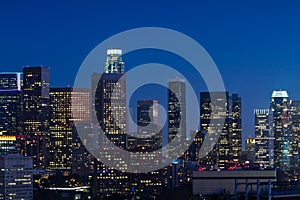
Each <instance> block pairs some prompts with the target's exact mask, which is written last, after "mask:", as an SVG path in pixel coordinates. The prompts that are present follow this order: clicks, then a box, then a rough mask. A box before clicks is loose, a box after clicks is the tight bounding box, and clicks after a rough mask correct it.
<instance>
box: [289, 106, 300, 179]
mask: <svg viewBox="0 0 300 200" xmlns="http://www.w3.org/2000/svg"><path fill="white" fill-rule="evenodd" d="M291 117H292V131H293V147H292V148H293V159H292V165H293V168H294V169H295V170H294V171H293V174H294V177H295V178H296V179H299V174H300V169H299V167H300V163H299V161H298V160H299V156H300V145H299V143H300V101H295V100H293V101H292V104H291Z"/></svg>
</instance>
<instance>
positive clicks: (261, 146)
mask: <svg viewBox="0 0 300 200" xmlns="http://www.w3.org/2000/svg"><path fill="white" fill-rule="evenodd" d="M254 115H255V117H254V123H255V163H256V164H257V165H258V166H259V167H260V168H274V133H273V113H272V111H271V110H270V109H255V110H254Z"/></svg>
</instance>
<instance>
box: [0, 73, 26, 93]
mask: <svg viewBox="0 0 300 200" xmlns="http://www.w3.org/2000/svg"><path fill="white" fill-rule="evenodd" d="M22 84H23V75H22V73H20V72H1V73H0V90H19V91H20V90H21V87H22Z"/></svg>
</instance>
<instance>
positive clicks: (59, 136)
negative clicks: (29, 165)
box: [49, 88, 90, 171]
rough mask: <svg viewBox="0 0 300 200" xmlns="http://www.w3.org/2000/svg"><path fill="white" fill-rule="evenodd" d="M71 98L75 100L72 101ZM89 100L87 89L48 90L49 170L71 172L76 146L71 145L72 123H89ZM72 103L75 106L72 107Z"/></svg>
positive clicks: (73, 129)
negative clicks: (49, 120)
mask: <svg viewBox="0 0 300 200" xmlns="http://www.w3.org/2000/svg"><path fill="white" fill-rule="evenodd" d="M72 98H74V100H75V99H76V100H75V101H72ZM89 99H90V90H89V89H73V88H50V111H51V112H50V117H51V122H50V144H51V145H50V148H49V169H51V170H68V171H71V169H72V155H73V148H74V147H75V146H76V145H73V143H72V141H73V134H74V133H73V132H74V131H75V127H74V125H75V124H74V123H82V122H84V123H88V122H89V121H90V107H89V105H90V104H89V103H88V102H89ZM84 102H87V103H84ZM72 103H75V105H73V106H72ZM74 117H75V118H74ZM75 141H76V140H75ZM75 141H74V142H75ZM82 145H83V144H82ZM76 147H77V146H76ZM82 148H83V147H82ZM74 153H77V151H76V150H75V151H74ZM75 157H77V155H76V156H75ZM79 161H80V160H77V162H79ZM81 161H83V160H81ZM79 163H82V162H79ZM79 163H78V164H79Z"/></svg>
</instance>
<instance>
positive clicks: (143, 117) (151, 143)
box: [128, 100, 163, 195]
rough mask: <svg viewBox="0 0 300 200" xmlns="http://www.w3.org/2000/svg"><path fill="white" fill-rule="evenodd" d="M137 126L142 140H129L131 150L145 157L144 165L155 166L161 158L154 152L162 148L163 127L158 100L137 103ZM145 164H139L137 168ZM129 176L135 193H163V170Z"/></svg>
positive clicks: (130, 138)
mask: <svg viewBox="0 0 300 200" xmlns="http://www.w3.org/2000/svg"><path fill="white" fill-rule="evenodd" d="M137 125H138V127H137V133H138V135H139V136H140V138H133V137H129V138H128V140H129V141H130V143H129V144H130V146H129V147H130V148H129V150H131V151H133V152H139V153H143V155H145V157H144V159H143V163H147V162H148V164H150V163H149V162H151V164H153V165H155V163H157V162H158V161H159V160H160V159H161V158H159V157H157V156H156V154H154V153H153V151H157V150H158V149H161V148H162V132H161V129H162V127H161V125H159V124H158V102H157V101H156V100H140V101H137ZM132 141H134V142H132ZM149 158H150V159H149ZM143 163H137V166H138V165H141V164H143ZM129 176H130V186H131V188H134V191H133V192H134V193H139V192H151V193H153V194H156V195H158V194H160V193H161V192H162V187H163V170H157V171H153V172H148V173H140V174H134V173H133V174H130V175H129Z"/></svg>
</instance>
